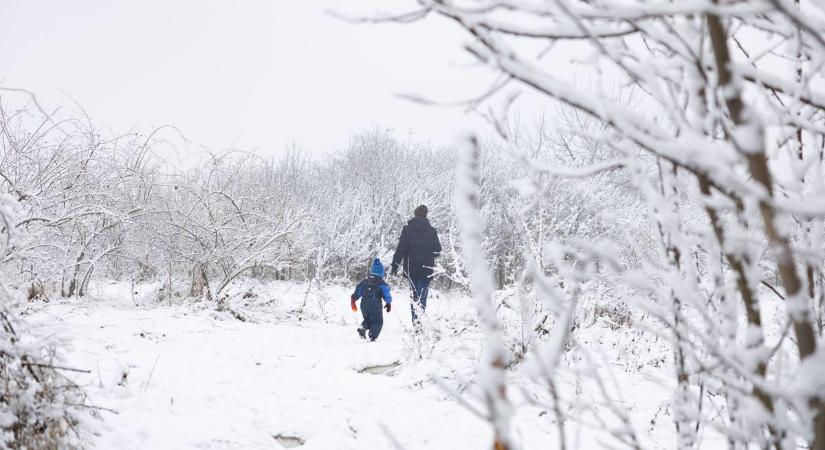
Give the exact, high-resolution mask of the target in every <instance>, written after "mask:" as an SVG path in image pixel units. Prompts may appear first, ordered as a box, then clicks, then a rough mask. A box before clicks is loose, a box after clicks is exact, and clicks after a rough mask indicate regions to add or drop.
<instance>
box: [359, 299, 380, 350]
mask: <svg viewBox="0 0 825 450" xmlns="http://www.w3.org/2000/svg"><path fill="white" fill-rule="evenodd" d="M361 315H362V316H364V322H362V323H361V328H363V329H365V330H369V332H370V334H369V336H370V339H371V340H375V339H378V335H379V334H381V328H382V327H383V326H384V311H383V310H382V306H381V300H380V299H377V298H371V299H367V298H365V299H363V300H361Z"/></svg>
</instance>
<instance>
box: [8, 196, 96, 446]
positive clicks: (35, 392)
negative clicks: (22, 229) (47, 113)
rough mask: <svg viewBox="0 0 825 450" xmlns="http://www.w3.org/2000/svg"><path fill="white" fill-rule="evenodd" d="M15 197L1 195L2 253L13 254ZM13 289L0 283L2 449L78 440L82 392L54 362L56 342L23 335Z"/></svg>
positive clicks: (71, 443)
mask: <svg viewBox="0 0 825 450" xmlns="http://www.w3.org/2000/svg"><path fill="white" fill-rule="evenodd" d="M15 205H16V202H15V201H14V200H13V199H12V198H11V197H10V196H7V195H3V196H2V197H0V240H2V242H0V254H3V255H6V257H14V252H13V249H14V245H13V239H12V238H13V230H14V221H13V217H14V212H13V207H14V206H15ZM12 303H13V298H12V295H11V294H10V293H9V292H8V291H7V290H6V289H5V287H3V286H2V285H0V449H32V450H34V449H57V448H74V447H77V446H78V440H77V438H78V435H77V433H76V432H75V431H74V427H75V425H76V424H77V420H78V419H77V417H78V415H77V408H78V407H79V406H80V405H81V403H82V400H83V398H82V397H83V392H82V391H81V390H80V388H79V387H78V386H77V385H76V384H75V383H73V382H72V381H71V380H69V379H68V378H66V377H65V376H64V375H63V374H62V373H61V370H66V369H65V368H61V367H58V366H56V365H55V363H56V361H58V359H57V357H56V349H55V347H54V346H52V345H50V344H48V343H45V342H42V341H40V340H39V339H32V338H30V337H28V336H25V335H21V334H20V333H19V330H22V329H25V324H24V323H22V321H20V320H19V319H16V318H15V317H14V315H13V313H12V310H11V308H12Z"/></svg>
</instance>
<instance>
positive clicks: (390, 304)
mask: <svg viewBox="0 0 825 450" xmlns="http://www.w3.org/2000/svg"><path fill="white" fill-rule="evenodd" d="M384 309H386V310H387V312H390V311H392V303H387V304H386V306H384Z"/></svg>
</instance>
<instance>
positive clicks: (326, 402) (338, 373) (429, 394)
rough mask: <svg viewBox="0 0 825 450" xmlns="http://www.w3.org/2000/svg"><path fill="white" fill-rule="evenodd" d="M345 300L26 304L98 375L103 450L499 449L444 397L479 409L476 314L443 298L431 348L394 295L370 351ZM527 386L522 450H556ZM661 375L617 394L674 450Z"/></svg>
mask: <svg viewBox="0 0 825 450" xmlns="http://www.w3.org/2000/svg"><path fill="white" fill-rule="evenodd" d="M245 292H249V294H247V295H246V298H244V295H243V294H244V293H245ZM349 294H350V291H349V289H348V288H347V287H334V286H332V287H326V288H324V289H321V290H316V289H312V290H310V291H309V292H307V285H298V284H288V283H273V284H269V285H256V286H254V287H246V288H244V289H243V290H236V291H235V292H234V294H233V297H232V298H233V299H234V300H232V301H230V302H229V308H228V310H227V311H223V312H216V311H215V310H214V304H207V303H205V302H202V303H191V302H188V301H182V300H181V301H177V300H176V301H175V302H174V303H176V304H169V303H168V302H166V301H163V302H160V304H158V303H157V302H154V298H155V297H156V295H157V293H156V291H155V290H153V289H152V288H151V287H142V288H139V291H138V294H137V295H135V294H134V293H133V292H131V289H130V288H129V287H128V286H124V285H122V284H105V285H100V286H97V287H96V288H95V289H94V290H93V292H92V295H91V296H90V297H87V298H86V299H80V300H74V299H72V300H57V301H52V302H50V303H35V304H30V305H29V306H28V307H27V310H26V312H25V313H26V315H27V320H28V323H29V324H30V326H31V327H32V330H31V331H32V332H33V333H35V334H36V335H40V336H51V337H54V338H58V339H60V340H61V341H63V342H64V345H65V348H66V352H65V361H64V362H63V363H64V364H65V365H68V366H71V367H75V368H78V369H84V370H88V371H89V373H71V374H70V375H71V376H72V377H75V378H76V379H77V381H78V382H80V383H81V384H82V385H83V386H85V387H86V389H87V392H88V394H89V396H90V399H89V403H92V404H94V405H96V406H98V407H101V408H106V410H101V411H100V420H95V419H92V420H87V421H86V422H85V424H84V429H85V430H87V431H89V432H90V433H89V435H88V439H89V440H90V442H91V446H92V447H94V448H99V449H187V448H280V447H279V445H280V446H284V447H289V446H292V445H298V444H299V443H300V442H303V446H302V447H301V448H303V449H348V448H352V449H363V448H372V449H382V448H404V449H445V448H450V449H459V448H489V446H490V442H491V432H490V429H489V426H488V425H487V424H486V423H485V422H484V421H483V420H482V419H480V418H479V417H477V416H476V415H474V414H473V413H472V412H470V411H469V410H468V409H467V408H466V407H465V406H462V405H461V404H460V402H458V401H456V400H455V399H454V397H452V396H451V394H448V393H447V391H446V390H445V389H444V388H443V387H442V386H440V385H439V383H438V382H436V381H434V379H441V380H443V383H444V384H445V385H446V386H448V387H449V389H452V390H454V391H455V392H462V393H464V394H465V395H468V398H469V400H470V401H471V402H476V399H474V398H473V392H474V378H475V375H474V374H475V366H476V365H477V363H478V358H479V357H480V354H481V340H480V332H479V330H478V328H477V326H476V325H475V321H474V320H473V309H472V307H471V304H470V300H469V299H467V298H465V297H461V296H459V295H458V294H444V293H439V292H434V293H433V296H432V298H431V301H430V308H429V311H428V318H429V319H430V320H431V322H432V324H431V325H432V327H431V332H430V333H428V335H427V336H425V337H423V338H414V337H413V335H412V333H411V331H410V327H409V306H408V302H407V292H406V291H405V290H403V289H402V290H396V291H395V299H396V301H395V303H394V309H393V311H392V312H391V313H390V314H385V326H384V330H383V332H382V334H381V337H380V339H379V340H378V341H377V342H375V343H367V342H365V341H362V340H360V339H359V338H358V336H357V334H356V333H355V327H356V324H357V323H358V322H359V320H360V313H352V312H351V311H350V310H349V302H348V298H349ZM136 303H137V304H136ZM299 311H300V312H299ZM662 370H664V369H658V371H659V372H661V371H662ZM521 372H522V370H521V369H517V370H516V371H514V372H513V373H512V376H513V377H515V378H516V379H521V383H522V385H523V386H524V389H523V392H515V393H513V398H514V399H515V400H516V401H517V402H519V403H520V406H519V408H518V410H517V411H518V412H517V420H516V426H515V435H516V439H517V441H518V443H519V444H520V446H521V447H522V448H547V447H548V446H549V447H553V446H554V445H555V443H556V442H557V436H556V425H555V424H554V419H553V415H552V414H551V413H550V412H549V411H548V410H547V408H546V407H542V406H540V405H532V404H530V403H529V402H526V401H525V399H526V398H528V397H530V396H531V392H533V393H535V395H536V396H537V397H540V396H541V395H544V394H545V393H543V392H539V389H540V387H539V386H538V385H534V384H532V383H531V381H530V380H529V379H528V377H527V376H525V375H523V374H521ZM659 372H655V371H654V372H650V370H649V369H648V368H642V369H641V370H640V372H639V373H630V372H627V371H624V370H619V371H618V376H619V377H620V379H619V381H618V382H619V383H620V384H621V391H622V392H621V394H622V396H623V402H624V403H622V405H623V407H625V410H626V412H627V413H628V414H629V415H631V416H632V417H633V419H634V423H636V424H637V425H638V430H637V431H638V432H640V434H642V435H644V436H645V437H646V439H650V441H649V442H648V444H649V445H650V446H652V447H653V448H657V447H658V448H670V447H672V444H673V441H672V437H671V434H672V433H671V431H670V425H669V420H667V419H665V418H664V417H663V416H664V415H666V414H667V412H666V411H664V412H663V411H662V405H663V404H664V402H665V401H666V400H667V397H668V396H669V393H668V389H667V388H665V387H663V386H661V385H660V383H658V382H656V381H655V379H656V375H657V373H658V374H661V373H659ZM581 388H582V387H581V386H576V385H575V383H574V382H572V381H571V383H570V384H569V386H565V387H564V389H571V390H572V389H581ZM581 395H588V396H590V395H594V394H593V393H591V392H586V391H585V392H582V393H581ZM665 409H666V408H665ZM109 410H111V411H113V412H110V411H109ZM654 417H658V422H657V423H658V424H657V425H656V426H655V427H654V426H653V425H651V423H652V422H651V419H653V418H654ZM648 428H649V429H648ZM654 428H655V429H654ZM601 438H603V436H601V437H600V436H599V435H598V433H592V432H588V431H586V430H585V429H584V428H582V429H580V430H579V432H578V433H577V434H576V435H575V436H572V437H568V439H571V440H575V442H576V443H578V444H581V445H580V446H579V447H580V448H591V447H590V445H596V444H597V443H598V442H600V441H599V439H601Z"/></svg>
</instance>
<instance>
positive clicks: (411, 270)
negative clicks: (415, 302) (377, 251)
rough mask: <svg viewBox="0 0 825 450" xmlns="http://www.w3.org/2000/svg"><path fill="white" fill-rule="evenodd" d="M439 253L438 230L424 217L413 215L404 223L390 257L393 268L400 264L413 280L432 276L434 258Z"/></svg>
mask: <svg viewBox="0 0 825 450" xmlns="http://www.w3.org/2000/svg"><path fill="white" fill-rule="evenodd" d="M439 253H441V242H439V240H438V232H437V231H435V228H433V227H432V225H430V221H429V220H427V219H426V218H424V217H414V218H412V219H410V221H409V222H407V224H406V225H404V229H402V230H401V238H400V239H399V240H398V247H396V248H395V255H393V257H392V266H393V268H396V267H398V265H399V264H402V267H403V268H404V273H406V274H407V275H408V276H409V277H410V278H411V279H413V280H420V279H423V278H428V277H430V276H432V274H433V269H432V267H435V258H436V256H438V254H439Z"/></svg>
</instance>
